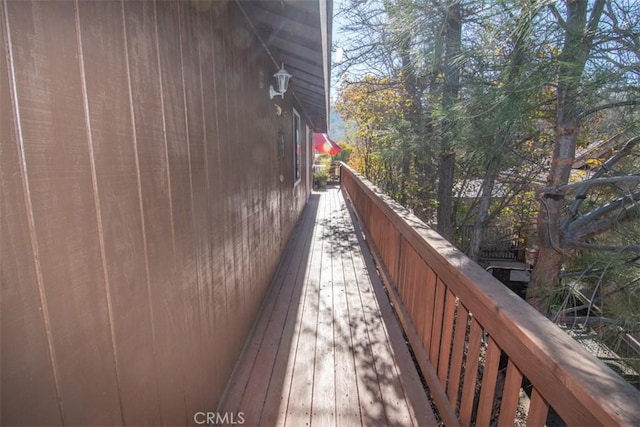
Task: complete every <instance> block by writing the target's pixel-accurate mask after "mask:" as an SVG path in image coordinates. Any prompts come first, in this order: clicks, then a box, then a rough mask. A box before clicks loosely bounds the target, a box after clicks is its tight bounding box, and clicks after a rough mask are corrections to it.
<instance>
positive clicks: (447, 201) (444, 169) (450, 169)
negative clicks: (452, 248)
mask: <svg viewBox="0 0 640 427" xmlns="http://www.w3.org/2000/svg"><path fill="white" fill-rule="evenodd" d="M455 166H456V155H455V153H454V152H451V153H449V154H443V155H441V156H440V162H439V166H438V170H439V173H438V175H439V180H438V193H437V194H438V210H437V219H438V233H440V235H441V236H442V237H444V238H445V239H447V240H448V241H450V242H452V241H453V236H454V232H453V191H452V189H453V176H454V170H455Z"/></svg>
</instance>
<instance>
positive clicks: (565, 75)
mask: <svg viewBox="0 0 640 427" xmlns="http://www.w3.org/2000/svg"><path fill="white" fill-rule="evenodd" d="M589 6H590V5H589V2H588V1H587V0H566V1H565V2H564V8H565V11H564V15H565V16H566V18H565V17H563V16H562V14H561V12H560V11H558V10H557V9H556V8H555V6H554V5H553V4H550V5H549V10H550V11H551V13H552V14H553V16H554V17H555V19H556V20H557V25H558V27H559V28H560V29H561V30H562V32H563V35H564V41H563V46H562V54H561V55H560V58H559V61H558V72H557V81H558V83H557V89H556V120H555V146H554V152H553V155H552V161H551V169H550V171H549V175H548V178H547V186H546V187H545V188H544V189H542V190H541V191H540V192H539V193H538V194H539V198H538V199H539V202H540V209H539V214H538V226H537V231H538V242H539V247H540V253H539V258H538V263H537V265H536V267H535V269H534V271H533V275H532V280H531V283H530V285H529V290H528V294H527V300H528V301H529V302H530V303H531V304H532V305H533V306H534V307H536V308H537V309H538V310H539V311H541V312H543V313H547V312H548V310H549V307H550V303H551V301H552V296H553V294H554V292H555V290H556V289H557V287H558V285H559V283H560V273H561V270H562V265H563V260H564V259H565V257H567V256H568V255H570V254H569V252H568V251H569V250H570V248H572V247H573V248H576V247H589V245H590V244H589V243H586V242H585V240H586V239H589V238H592V237H593V236H594V235H595V234H598V233H603V232H605V231H607V230H610V229H611V228H612V227H614V226H615V225H616V224H618V223H620V221H621V220H623V219H624V218H629V217H633V216H634V215H633V214H630V213H628V211H627V210H626V209H625V207H626V206H634V205H636V204H637V202H638V196H639V193H638V191H636V190H630V191H629V192H628V193H627V194H625V195H621V196H620V197H618V198H616V199H615V200H612V201H610V202H608V203H606V204H605V205H603V206H601V207H600V208H599V209H596V210H594V211H592V212H591V213H590V214H587V215H582V217H581V218H576V215H577V207H578V206H579V205H580V204H581V202H579V200H582V198H583V197H586V196H585V194H584V191H585V190H586V189H587V188H591V187H592V185H594V184H595V183H596V181H597V180H596V181H594V180H591V183H583V184H579V185H576V184H569V178H570V176H571V170H572V166H573V164H574V161H575V153H576V145H577V142H578V138H579V133H580V119H581V117H584V114H585V113H584V111H586V110H587V108H585V106H584V103H585V101H586V100H585V98H586V96H585V95H584V93H588V92H590V91H591V92H593V91H596V88H593V87H591V88H590V89H591V90H590V91H589V90H588V89H589V87H588V86H587V85H586V84H585V76H584V75H583V74H584V73H585V69H586V67H587V65H588V63H589V60H590V59H591V58H592V55H593V52H594V50H595V49H594V46H596V47H598V46H597V44H598V42H602V43H603V44H609V43H610V42H611V39H610V37H608V36H605V37H602V36H601V35H600V33H601V31H599V29H600V28H601V27H600V26H601V20H602V18H603V15H605V16H607V17H608V19H609V20H610V21H612V22H616V19H615V15H614V14H615V11H614V9H612V8H609V9H608V12H607V14H605V10H606V6H607V2H605V1H604V0H596V1H595V2H593V4H592V5H591V7H589ZM615 26H616V25H615V24H614V25H613V27H615ZM609 35H610V34H609ZM630 39H631V40H635V42H636V43H637V27H636V34H635V38H634V36H631V37H630ZM600 59H601V58H600ZM616 59H620V58H616ZM595 65H598V64H597V63H596V64H595ZM595 65H594V67H595ZM618 68H620V67H618ZM588 71H590V70H588ZM623 74H624V73H623ZM618 90H620V89H618ZM619 94H620V93H619ZM631 103H633V102H631ZM623 104H625V103H623ZM623 104H621V105H623ZM609 105H610V106H615V105H616V103H612V104H609ZM581 110H583V111H581ZM597 110H598V109H597V108H596V110H594V111H597ZM581 114H582V116H581ZM631 141H633V139H632V140H631ZM631 141H630V142H631ZM610 161H614V162H616V161H618V160H613V159H611V160H610ZM604 170H605V169H603V171H604ZM602 173H604V172H602ZM615 181H616V182H622V181H624V182H628V179H620V178H616V179H615ZM631 181H632V182H635V184H636V185H637V179H635V178H633V179H631ZM576 188H581V189H582V191H581V192H580V191H579V192H578V194H577V195H576V197H577V199H576V203H574V204H573V206H572V208H571V209H570V212H569V216H568V217H563V214H564V212H563V208H564V207H565V203H566V196H567V195H568V190H570V189H576ZM636 188H637V187H636ZM620 209H622V211H620ZM615 211H617V212H618V213H619V214H618V215H607V214H610V213H613V212H615ZM623 212H624V213H623ZM603 216H607V218H606V219H604V218H603ZM587 223H590V224H591V225H590V226H587ZM585 227H586V228H585ZM579 229H580V230H585V229H588V230H590V231H589V232H584V231H579ZM634 246H635V245H627V249H633V248H634ZM604 248H605V247H604V246H601V249H604ZM609 249H611V248H609Z"/></svg>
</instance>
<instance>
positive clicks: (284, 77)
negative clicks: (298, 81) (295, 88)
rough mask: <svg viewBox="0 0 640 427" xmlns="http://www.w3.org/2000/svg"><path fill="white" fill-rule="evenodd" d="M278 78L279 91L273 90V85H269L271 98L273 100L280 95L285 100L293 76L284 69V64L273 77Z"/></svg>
mask: <svg viewBox="0 0 640 427" xmlns="http://www.w3.org/2000/svg"><path fill="white" fill-rule="evenodd" d="M273 77H275V78H276V82H277V83H278V90H275V89H274V88H273V85H269V96H270V97H271V99H273V97H274V96H278V95H280V96H281V97H282V98H284V93H285V92H286V91H287V89H288V88H289V79H290V78H291V74H289V73H288V72H287V70H285V69H284V64H282V67H280V69H279V70H278V72H277V73H275V74H274V75H273Z"/></svg>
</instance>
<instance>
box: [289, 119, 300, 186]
mask: <svg viewBox="0 0 640 427" xmlns="http://www.w3.org/2000/svg"><path fill="white" fill-rule="evenodd" d="M296 118H297V119H298V129H296ZM292 127H293V129H292V135H293V138H292V142H293V143H292V144H291V145H292V147H293V148H292V151H293V186H294V187H296V186H297V185H298V184H300V182H301V181H302V132H301V130H302V121H301V119H300V114H299V113H298V112H297V111H296V109H295V108H293V123H292ZM296 131H297V132H296ZM296 160H297V161H296ZM296 175H297V176H296Z"/></svg>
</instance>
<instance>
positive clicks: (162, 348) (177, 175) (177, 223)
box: [152, 2, 193, 425]
mask: <svg viewBox="0 0 640 427" xmlns="http://www.w3.org/2000/svg"><path fill="white" fill-rule="evenodd" d="M156 21H157V22H156V25H157V27H158V31H157V34H158V40H157V42H158V45H157V50H158V63H159V69H160V74H161V75H162V81H161V84H162V88H161V93H162V102H163V105H162V107H163V108H162V110H163V113H164V116H163V123H164V128H165V129H164V130H165V136H164V137H165V141H166V142H165V144H166V146H165V151H166V156H167V159H166V165H167V168H168V174H167V176H168V190H169V191H170V193H169V194H168V198H169V200H168V201H169V202H170V203H171V205H170V206H169V207H168V210H169V213H170V215H171V227H172V242H171V245H172V247H171V251H172V254H171V255H172V258H173V262H170V263H169V266H170V268H171V272H170V274H169V278H168V281H167V282H166V285H165V287H160V286H156V285H155V283H154V282H152V284H154V290H156V291H157V292H158V294H157V296H158V300H157V303H156V301H154V303H153V305H154V310H157V311H156V312H157V316H155V320H156V322H157V325H156V326H157V330H158V331H163V333H161V334H158V342H157V344H158V350H159V351H158V354H157V363H158V370H159V371H160V372H162V373H163V374H162V376H161V377H160V378H158V380H159V388H160V408H161V415H162V421H163V422H164V423H166V424H168V425H171V424H173V425H178V424H185V423H186V422H187V421H188V419H189V418H188V417H189V415H190V414H187V413H186V408H185V405H184V402H185V400H186V397H185V395H186V393H187V392H186V390H185V389H184V387H185V384H184V375H185V374H184V372H185V371H186V369H187V367H188V365H189V360H188V354H189V351H190V347H189V342H188V340H187V322H186V320H187V317H188V312H189V310H191V309H192V308H193V307H190V306H189V300H188V297H187V287H188V286H189V280H188V277H187V274H188V271H186V270H188V268H190V266H192V264H191V262H192V258H191V257H190V255H189V254H190V253H191V251H192V246H191V245H190V240H189V239H190V236H191V229H190V227H189V225H190V222H189V216H190V204H189V175H188V155H187V149H188V147H187V139H186V133H185V128H186V125H185V119H184V97H183V84H182V82H183V78H182V65H181V60H180V49H181V44H180V32H179V28H180V23H179V11H178V7H177V4H176V3H171V2H157V3H156ZM166 237H167V238H168V236H166ZM165 244H166V245H168V244H169V242H166V243H165ZM169 301H171V303H168V302H169Z"/></svg>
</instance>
